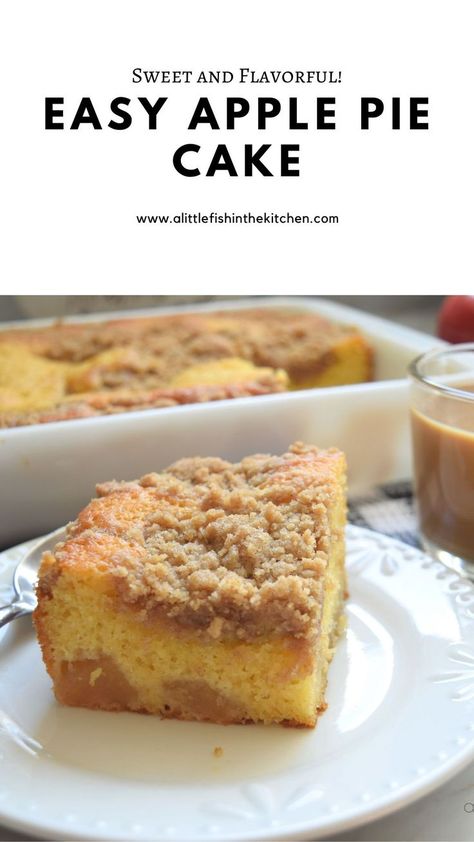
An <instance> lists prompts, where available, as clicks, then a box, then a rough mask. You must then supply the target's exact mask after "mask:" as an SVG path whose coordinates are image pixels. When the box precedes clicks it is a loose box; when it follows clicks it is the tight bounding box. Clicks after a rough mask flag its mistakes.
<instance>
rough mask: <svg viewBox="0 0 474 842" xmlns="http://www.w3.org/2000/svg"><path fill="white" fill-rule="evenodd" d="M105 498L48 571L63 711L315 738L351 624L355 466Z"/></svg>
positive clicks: (44, 627)
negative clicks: (349, 487)
mask: <svg viewBox="0 0 474 842" xmlns="http://www.w3.org/2000/svg"><path fill="white" fill-rule="evenodd" d="M98 495H99V496H98V498H96V499H94V500H92V502H91V503H90V504H89V505H88V506H87V507H86V508H85V509H84V510H83V511H82V512H81V513H80V514H79V516H78V518H77V520H76V521H75V522H74V523H72V524H71V525H70V527H69V529H68V534H67V538H66V539H65V541H64V542H62V543H59V544H58V545H57V546H56V548H55V549H54V551H53V552H48V553H46V554H45V555H44V556H43V559H42V563H41V569H40V573H39V583H38V607H37V609H36V612H35V618H34V619H35V625H36V629H37V633H38V638H39V642H40V644H41V648H42V651H43V657H44V661H45V664H46V667H47V670H48V672H49V674H50V676H51V678H52V680H53V684H54V691H55V694H56V698H57V699H58V701H59V702H61V703H63V704H66V705H75V706H81V707H86V708H100V709H104V710H131V711H141V712H147V713H152V714H159V715H160V716H162V717H169V718H177V719H190V720H206V721H210V722H216V723H244V722H264V723H273V722H274V723H284V724H287V725H294V726H308V727H313V726H314V725H315V724H316V720H317V717H318V714H319V713H320V712H321V711H322V710H324V708H325V690H326V682H327V673H328V666H329V663H330V661H331V658H332V655H333V651H334V647H335V644H336V641H337V638H338V635H339V634H340V631H341V628H342V625H343V622H342V617H343V613H342V607H343V601H344V596H345V589H346V579H345V568H344V526H345V516H346V503H345V459H344V456H343V454H342V453H341V452H340V451H337V450H335V449H330V450H319V449H318V448H316V447H314V446H310V445H303V444H301V443H296V444H294V445H293V446H292V447H291V448H290V449H289V451H288V452H287V453H284V454H283V455H282V456H268V455H260V454H257V455H254V456H248V457H246V458H244V459H242V461H241V462H238V463H236V464H231V463H229V462H226V461H224V460H222V459H220V458H187V459H181V460H180V461H178V462H176V463H174V464H173V465H171V467H170V468H168V469H167V470H165V471H163V472H162V473H151V474H147V475H146V476H144V477H142V478H141V479H140V480H137V481H136V482H115V481H114V482H109V483H105V484H103V485H99V486H98Z"/></svg>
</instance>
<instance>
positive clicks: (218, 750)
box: [212, 746, 224, 757]
mask: <svg viewBox="0 0 474 842" xmlns="http://www.w3.org/2000/svg"><path fill="white" fill-rule="evenodd" d="M212 753H213V755H214V757H222V755H223V754H224V749H223V748H222V746H215V747H214V751H213V752H212Z"/></svg>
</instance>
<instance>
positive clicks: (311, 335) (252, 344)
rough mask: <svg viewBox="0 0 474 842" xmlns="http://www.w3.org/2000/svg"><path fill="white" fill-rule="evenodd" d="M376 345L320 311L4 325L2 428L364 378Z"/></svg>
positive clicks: (369, 376)
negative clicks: (24, 327)
mask: <svg viewBox="0 0 474 842" xmlns="http://www.w3.org/2000/svg"><path fill="white" fill-rule="evenodd" d="M372 376H373V352H372V349H371V347H370V344H369V343H368V342H367V340H366V339H365V337H363V336H362V335H361V334H360V333H359V331H357V330H356V329H355V328H350V327H345V326H341V325H337V324H334V323H333V322H330V321H329V320H327V319H324V318H322V317H321V316H318V315H317V314H315V313H308V312H297V311H291V310H284V309H276V308H267V309H260V310H257V309H250V310H238V311H235V312H232V311H227V312H225V313H223V312H221V313H219V312H216V313H212V314H210V313H204V312H203V313H183V314H179V315H176V316H154V317H150V318H135V319H123V320H120V321H109V322H90V323H83V324H56V325H52V326H50V327H46V328H39V329H38V328H36V329H29V330H20V329H16V328H15V329H12V330H5V331H0V427H15V426H19V425H23V424H37V423H44V422H49V421H60V420H67V419H74V418H84V417H90V416H95V415H104V414H111V413H116V412H125V411H127V410H131V409H150V408H156V407H167V406H176V405H179V404H183V403H194V402H199V401H208V400H222V399H224V398H233V397H248V396H256V395H265V394H269V393H273V392H281V391H285V390H287V389H308V388H314V387H321V386H337V385H341V384H344V383H361V382H364V381H367V380H371V379H372Z"/></svg>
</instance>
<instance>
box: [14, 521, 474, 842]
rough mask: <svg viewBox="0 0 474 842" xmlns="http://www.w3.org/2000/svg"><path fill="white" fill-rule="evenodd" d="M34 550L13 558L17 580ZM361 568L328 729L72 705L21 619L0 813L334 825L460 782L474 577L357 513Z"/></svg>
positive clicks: (151, 832)
mask: <svg viewBox="0 0 474 842" xmlns="http://www.w3.org/2000/svg"><path fill="white" fill-rule="evenodd" d="M22 552H24V549H23V548H15V549H14V550H10V551H9V552H7V553H5V554H3V556H0V567H3V572H2V574H1V576H2V581H3V584H4V585H5V582H6V581H7V580H8V578H9V576H10V574H11V568H12V566H13V564H14V563H15V562H16V561H17V560H18V558H19V557H20V556H21V553H22ZM348 570H349V583H350V591H351V597H350V600H349V602H348V605H347V614H348V618H349V624H348V630H347V635H346V638H345V639H344V640H343V641H342V642H341V643H340V645H339V646H338V649H337V652H336V655H335V658H334V663H333V665H332V668H331V671H330V680H329V689H328V702H329V708H328V710H327V712H326V713H325V714H324V716H323V717H322V718H321V720H320V723H319V725H318V727H317V728H316V730H315V731H307V730H294V729H287V728H280V727H256V726H251V727H242V726H226V727H224V726H215V725H204V724H202V725H201V724H196V723H185V722H172V721H160V720H159V719H157V718H153V717H145V716H139V715H137V714H127V713H124V714H110V713H101V712H92V711H84V710H76V709H71V708H60V707H59V706H58V705H56V703H55V702H54V701H53V697H52V694H51V690H50V682H49V679H48V678H47V676H46V674H45V671H44V669H43V665H42V662H41V658H40V654H39V649H38V646H37V644H36V642H35V639H34V637H33V634H32V631H31V624H30V622H29V621H28V620H20V621H17V622H16V625H15V624H14V625H13V626H11V627H9V628H8V629H7V631H6V632H5V634H4V635H3V637H2V639H1V642H0V751H1V753H2V755H3V760H2V761H1V763H0V821H3V822H4V823H6V824H8V825H10V826H11V827H15V828H21V829H23V830H27V831H29V832H31V833H36V834H42V835H44V836H45V837H47V838H48V839H56V838H60V839H113V840H116V839H129V840H151V839H154V840H157V839H166V840H168V839H178V840H183V839H206V840H209V839H211V840H212V839H216V840H217V839H219V840H230V839H239V840H250V839H290V838H292V839H297V838H315V837H316V836H324V837H326V836H327V835H328V834H329V833H334V832H336V831H340V830H342V829H347V828H349V827H354V826H356V825H358V824H361V823H363V822H366V821H369V820H370V819H374V818H377V817H380V816H382V815H386V814H388V813H389V812H392V811H394V810H395V809H397V808H399V807H401V806H404V805H406V804H408V803H409V802H410V801H413V800H414V799H416V798H419V797H420V796H421V795H424V794H425V793H427V792H429V791H430V790H431V789H433V788H434V787H436V786H438V785H439V784H441V783H442V782H443V781H445V780H447V779H448V778H449V777H450V776H451V775H453V774H454V773H455V772H457V771H458V770H460V769H461V768H462V767H463V766H465V765H467V763H468V762H469V761H470V759H471V758H472V757H473V756H474V646H473V640H474V586H473V585H472V584H470V583H469V582H468V581H466V580H463V579H460V578H458V576H457V575H456V574H454V573H452V572H450V571H447V570H446V569H445V568H443V567H442V566H441V565H440V564H439V563H437V562H434V561H433V560H431V559H430V558H428V557H427V556H425V555H424V554H423V553H421V552H419V551H417V550H415V549H412V548H410V547H408V546H406V545H404V544H401V543H399V542H397V541H393V540H392V539H390V538H387V537H384V536H381V535H377V534H376V533H372V532H369V531H367V530H363V529H360V528H357V527H349V529H348ZM5 591H6V588H5V587H3V596H5ZM216 746H221V747H222V749H223V755H222V756H221V757H215V756H214V754H213V749H214V747H216Z"/></svg>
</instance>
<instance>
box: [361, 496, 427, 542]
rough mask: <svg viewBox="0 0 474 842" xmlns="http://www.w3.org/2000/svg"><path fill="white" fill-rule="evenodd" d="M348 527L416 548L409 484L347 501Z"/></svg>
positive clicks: (413, 507) (412, 505) (413, 513)
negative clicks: (350, 525) (387, 536)
mask: <svg viewBox="0 0 474 842" xmlns="http://www.w3.org/2000/svg"><path fill="white" fill-rule="evenodd" d="M348 520H349V523H354V524H355V525H356V526H365V527H366V528H367V529H373V530H375V531H376V532H383V534H384V535H390V536H391V537H392V538H398V539H399V540H400V541H404V542H405V544H410V545H411V546H412V547H420V546H421V544H420V539H419V536H418V523H417V520H416V514H415V506H414V501H413V492H412V486H411V483H410V482H396V483H391V484H390V485H384V486H379V487H377V488H374V489H373V490H372V491H370V492H369V493H368V494H367V495H366V496H365V497H358V498H356V499H354V500H350V501H349V512H348Z"/></svg>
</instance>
